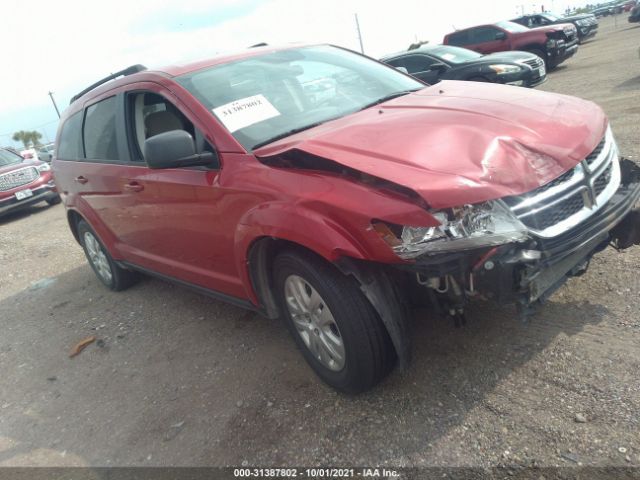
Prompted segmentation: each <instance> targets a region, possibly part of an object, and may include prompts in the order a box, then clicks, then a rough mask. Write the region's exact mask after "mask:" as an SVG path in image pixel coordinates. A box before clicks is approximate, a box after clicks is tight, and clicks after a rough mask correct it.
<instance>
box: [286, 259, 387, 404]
mask: <svg viewBox="0 0 640 480" xmlns="http://www.w3.org/2000/svg"><path fill="white" fill-rule="evenodd" d="M292 275H293V276H298V277H301V278H302V279H303V280H304V281H305V282H306V283H307V284H308V286H310V287H311V288H312V289H314V290H315V291H316V292H317V293H318V294H319V295H320V297H321V300H322V303H321V304H324V305H326V307H328V308H329V313H330V314H331V315H332V316H333V319H334V320H335V324H336V325H337V327H338V334H339V337H340V339H341V341H342V344H343V346H344V365H343V366H342V368H341V369H340V370H339V371H334V370H332V369H330V368H328V367H327V366H325V365H324V364H323V363H322V362H321V361H320V360H319V359H318V358H317V357H316V356H315V355H314V354H313V353H312V351H311V349H310V347H307V345H306V344H305V341H304V340H303V338H302V336H301V334H300V333H299V332H298V329H297V328H296V325H295V324H294V321H293V319H292V315H291V312H290V310H289V308H288V306H287V300H286V298H285V281H286V280H287V279H288V278H290V277H291V276H292ZM294 278H295V277H294ZM273 280H274V283H275V291H276V295H277V300H278V304H279V306H280V309H281V312H282V317H283V319H284V321H285V323H286V325H287V328H288V329H289V331H290V332H291V335H292V336H293V338H294V340H295V342H296V344H297V345H298V348H299V349H300V350H301V352H302V354H303V356H304V357H305V359H306V360H307V362H308V363H309V365H310V366H311V368H312V369H313V370H314V371H315V372H316V374H317V375H318V376H319V377H320V378H321V379H322V380H323V381H325V382H326V383H327V384H329V385H330V386H331V387H333V388H335V389H336V390H339V391H341V392H345V393H352V394H355V393H360V392H363V391H365V390H369V389H370V388H372V387H373V386H374V385H376V384H377V383H378V382H379V381H380V380H382V378H384V377H385V376H386V375H387V374H388V373H389V372H390V371H391V369H392V368H393V366H394V364H395V360H396V354H395V350H394V348H393V345H392V343H391V339H390V338H389V334H388V333H387V330H386V328H385V327H384V325H383V323H382V321H381V320H380V318H379V317H378V315H377V313H376V311H375V310H374V308H373V307H372V305H371V304H370V302H369V301H368V300H367V298H366V297H365V296H364V294H363V293H362V291H361V290H360V288H359V286H358V285H357V283H356V281H355V280H354V279H353V278H351V277H346V276H345V275H343V274H342V273H340V272H339V271H338V270H337V269H336V268H335V267H334V266H333V265H331V264H328V263H327V262H325V261H324V260H323V259H321V258H320V257H316V256H315V255H313V254H311V253H308V252H298V251H287V252H284V253H281V254H279V255H278V256H277V257H276V259H275V261H274V279H273ZM322 308H324V307H322ZM322 308H321V309H320V311H322Z"/></svg>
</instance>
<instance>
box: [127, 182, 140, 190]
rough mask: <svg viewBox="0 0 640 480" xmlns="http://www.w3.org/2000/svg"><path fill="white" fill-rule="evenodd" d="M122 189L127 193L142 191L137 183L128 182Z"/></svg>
mask: <svg viewBox="0 0 640 480" xmlns="http://www.w3.org/2000/svg"><path fill="white" fill-rule="evenodd" d="M124 189H125V190H127V191H129V192H141V191H142V190H144V187H143V186H142V185H140V184H139V183H138V182H129V183H125V184H124Z"/></svg>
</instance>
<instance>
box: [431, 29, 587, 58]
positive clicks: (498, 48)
mask: <svg viewBox="0 0 640 480" xmlns="http://www.w3.org/2000/svg"><path fill="white" fill-rule="evenodd" d="M478 27H491V28H493V29H496V30H500V31H501V32H503V33H504V34H505V38H504V39H501V40H492V41H487V42H483V43H476V44H466V45H464V48H468V49H469V50H475V51H476V52H480V53H494V52H504V51H509V50H526V51H530V50H531V49H532V48H535V49H537V50H541V49H544V45H545V43H546V42H547V37H548V36H547V34H548V33H551V34H553V33H560V32H562V31H563V30H564V29H565V28H566V29H571V30H574V31H575V27H574V25H573V24H571V23H559V24H555V25H547V26H544V27H536V28H530V29H527V31H524V32H510V31H508V30H505V29H504V28H501V27H500V26H499V25H478V26H475V27H472V28H474V29H475V28H478ZM464 30H467V29H462V30H458V31H457V32H452V33H449V34H447V35H445V37H444V40H443V41H442V43H444V44H445V45H449V44H451V41H450V37H451V35H453V33H458V32H462V31H464Z"/></svg>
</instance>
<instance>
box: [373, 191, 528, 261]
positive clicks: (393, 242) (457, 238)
mask: <svg viewBox="0 0 640 480" xmlns="http://www.w3.org/2000/svg"><path fill="white" fill-rule="evenodd" d="M431 214H432V215H433V217H434V218H435V219H436V220H438V221H439V222H440V225H438V226H435V227H412V226H401V227H398V228H391V227H388V226H386V224H382V226H381V224H374V229H375V230H376V231H377V232H378V234H380V236H381V237H382V238H383V239H384V240H385V242H387V244H389V246H390V247H391V248H392V249H393V251H394V252H395V253H396V254H397V255H398V256H399V257H400V258H403V259H405V260H408V259H411V258H415V257H418V256H420V255H423V254H429V253H438V252H451V251H458V250H470V249H474V248H481V247H488V246H493V245H502V244H505V243H510V242H521V241H524V240H526V239H528V238H529V236H528V232H527V228H526V227H525V226H524V225H523V224H522V223H521V222H520V221H519V220H518V219H517V218H516V217H515V216H514V215H513V214H512V213H511V212H510V211H509V209H508V208H507V207H505V206H504V205H503V204H502V203H501V202H496V201H492V202H485V203H480V204H476V205H465V206H463V207H458V208H451V209H447V210H440V211H437V212H432V213H431ZM385 227H387V228H386V229H385ZM394 230H395V233H394Z"/></svg>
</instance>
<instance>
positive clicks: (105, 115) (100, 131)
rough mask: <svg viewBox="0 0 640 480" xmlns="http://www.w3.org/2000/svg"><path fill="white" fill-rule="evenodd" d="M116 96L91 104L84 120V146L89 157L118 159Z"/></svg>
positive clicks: (94, 158)
mask: <svg viewBox="0 0 640 480" xmlns="http://www.w3.org/2000/svg"><path fill="white" fill-rule="evenodd" d="M116 107H117V105H116V97H110V98H107V99H106V100H102V101H100V102H98V103H95V104H93V105H91V106H90V107H89V108H87V110H86V112H87V113H86V117H85V121H84V148H85V153H86V158H87V159H92V160H118V141H117V136H116Z"/></svg>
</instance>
